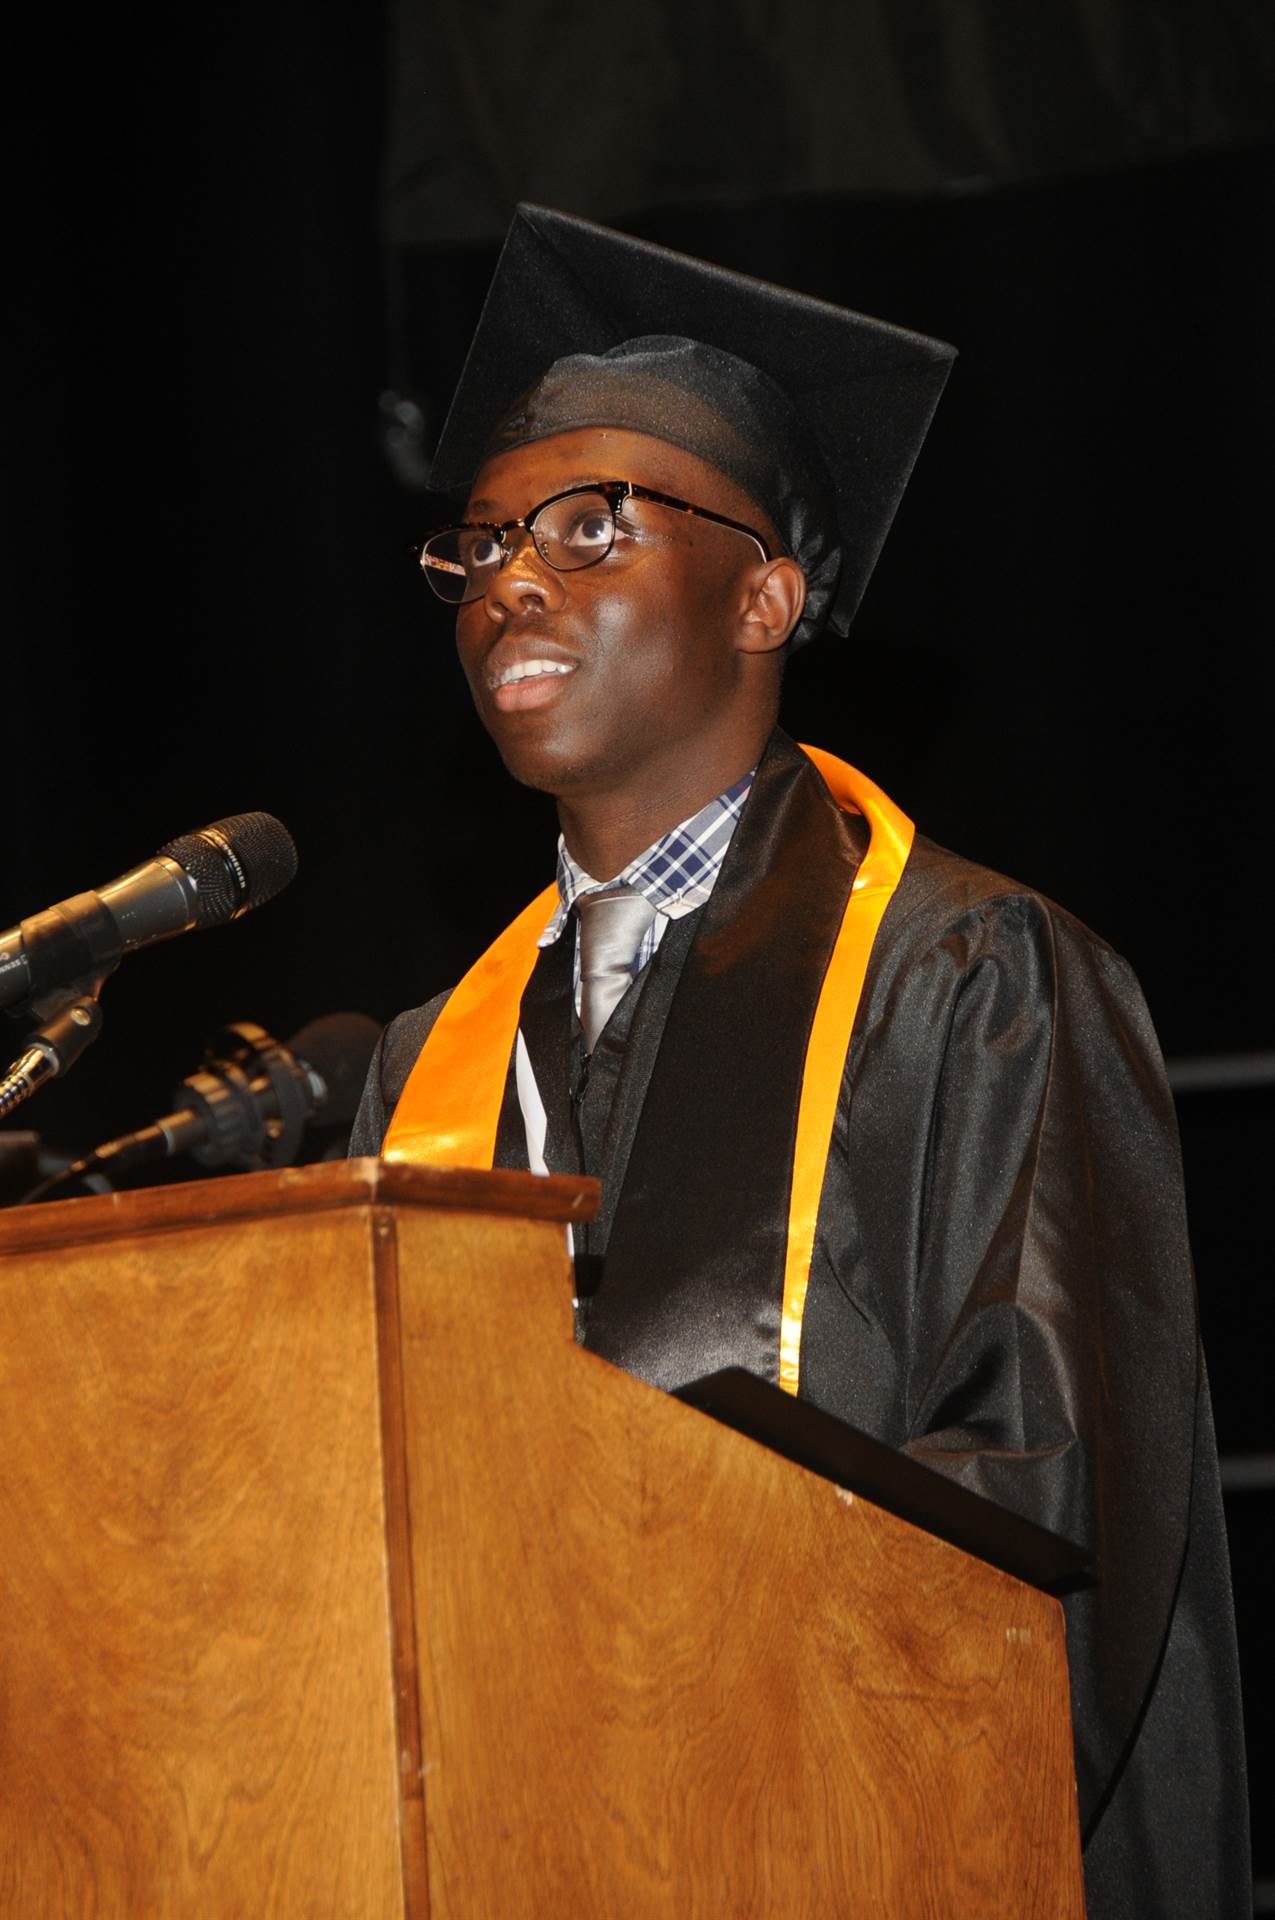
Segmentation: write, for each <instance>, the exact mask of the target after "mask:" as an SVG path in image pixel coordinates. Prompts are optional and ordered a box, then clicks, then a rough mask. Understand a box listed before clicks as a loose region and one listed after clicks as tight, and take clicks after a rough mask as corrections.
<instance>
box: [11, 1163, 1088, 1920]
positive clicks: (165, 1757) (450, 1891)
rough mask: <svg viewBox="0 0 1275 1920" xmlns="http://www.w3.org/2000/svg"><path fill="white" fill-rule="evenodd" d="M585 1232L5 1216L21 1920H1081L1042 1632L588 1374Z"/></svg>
mask: <svg viewBox="0 0 1275 1920" xmlns="http://www.w3.org/2000/svg"><path fill="white" fill-rule="evenodd" d="M588 1205H589V1198H588V1195H587V1194H586V1193H585V1192H584V1191H583V1189H582V1188H581V1187H580V1186H579V1185H578V1184H577V1183H572V1182H567V1181H540V1182H534V1181H531V1180H530V1179H529V1178H523V1177H520V1176H516V1175H474V1174H442V1173H432V1172H430V1173H426V1172H421V1171H415V1172H408V1171H405V1170H392V1169H387V1168H377V1167H376V1166H375V1165H374V1164H373V1163H354V1164H353V1165H351V1166H349V1167H340V1168H313V1169H305V1170H303V1171H302V1172H300V1173H293V1174H282V1175H258V1176H252V1177H251V1178H244V1179H233V1180H226V1181H219V1182H208V1183H204V1184H202V1185H198V1186H191V1187H186V1188H168V1189H164V1190H163V1191H162V1192H156V1193H154V1194H142V1195H134V1196H126V1197H122V1198H118V1199H115V1200H105V1199H104V1200H100V1201H99V1200H91V1201H84V1202H71V1203H65V1204H61V1205H57V1206H47V1207H43V1208H35V1209H30V1210H26V1211H25V1212H23V1213H18V1214H13V1215H10V1216H9V1217H8V1218H7V1219H5V1220H3V1221H0V1448H2V1449H3V1461H4V1467H3V1473H2V1474H0V1914H2V1915H4V1916H5V1920H8V1917H9V1916H11V1915H12V1916H21V1920H27V1916H30V1920H46V1917H49V1920H52V1916H57V1915H63V1914H65V1915H75V1916H80V1915H93V1916H115V1915H129V1916H132V1915H138V1916H145V1920H150V1916H156V1917H157V1920H168V1916H178V1915H182V1916H186V1915H192V1916H193V1915H197V1916H200V1920H204V1917H205V1916H209V1917H213V1916H239V1915H244V1916H249V1915H251V1916H257V1915H271V1916H287V1920H293V1916H306V1917H307V1920H309V1917H310V1916H316V1917H317V1916H329V1915H331V1916H346V1915H348V1916H359V1920H363V1917H364V1916H366V1917H367V1920H380V1916H383V1915H384V1916H399V1915H402V1916H404V1920H426V1916H428V1920H499V1917H503V1916H506V1915H507V1916H523V1915H526V1916H529V1917H532V1916H534V1917H535V1920H539V1917H540V1916H549V1915H554V1916H574V1915H577V1914H579V1915H589V1916H592V1915H598V1916H608V1917H609V1916H615V1920H627V1916H634V1920H638V1916H641V1917H642V1920H647V1917H648V1916H649V1917H650V1920H656V1917H661V1920H662V1917H663V1916H668V1920H672V1917H673V1916H678V1917H679V1920H682V1917H683V1916H705V1920H708V1917H709V1916H711V1917H712V1920H726V1916H735V1915H739V1916H758V1917H760V1916H775V1917H776V1920H780V1917H781V1916H782V1920H804V1917H805V1916H825V1915H826V1916H833V1915H838V1916H839V1915H847V1914H853V1915H855V1916H877V1915H880V1916H891V1920H894V1917H895V1916H900V1917H903V1920H911V1916H918V1920H919V1917H920V1916H927V1917H928V1916H934V1917H935V1920H939V1917H940V1916H941V1917H942V1920H959V1916H963V1915H969V1916H977V1920H984V1917H985V1916H986V1917H988V1920H995V1916H1005V1920H1010V1917H1011V1916H1012V1920H1025V1917H1027V1916H1037V1915H1039V1916H1046V1915H1047V1916H1049V1920H1070V1917H1071V1916H1080V1915H1082V1913H1083V1904H1082V1899H1081V1894H1080V1876H1079V1852H1078V1842H1077V1839H1076V1827H1075V1799H1074V1782H1073V1776H1072V1769H1071V1755H1070V1740H1069V1733H1068V1723H1067V1716H1066V1697H1065V1687H1066V1669H1065V1660H1064V1656H1063V1649H1062V1625H1061V1613H1060V1609H1059V1608H1058V1605H1057V1603H1056V1602H1055V1601H1053V1600H1050V1599H1047V1598H1045V1597H1044V1596H1042V1595H1040V1594H1038V1593H1036V1592H1034V1591H1033V1590H1031V1589H1029V1588H1027V1587H1024V1586H1021V1585H1020V1584H1019V1583H1017V1582H1016V1581H1014V1580H1012V1579H1010V1578H1008V1577H1007V1576H1005V1575H1002V1574H1000V1573H997V1572H995V1571H994V1570H993V1569H991V1568H988V1567H986V1566H984V1565H983V1564H981V1563H979V1562H977V1561H974V1560H972V1559H970V1558H969V1557H968V1556H966V1555H964V1554H962V1553H960V1552H959V1551H958V1550H957V1549H955V1548H953V1547H948V1546H945V1545H943V1544H941V1543H939V1542H937V1541H934V1540H932V1539H930V1538H929V1537H928V1536H926V1535H924V1534H923V1533H921V1532H919V1531H918V1530H916V1529H915V1528H912V1527H910V1526H908V1525H907V1524H906V1523H904V1522H902V1521H900V1520H898V1519H896V1518H894V1517H893V1516H891V1515H890V1514H888V1513H885V1512H883V1511H881V1510H879V1509H877V1508H875V1507H873V1506H871V1505H870V1504H869V1503H867V1502H865V1501H863V1500H860V1499H855V1498H853V1497H852V1496H850V1495H847V1494H844V1493H839V1492H838V1491H837V1490H836V1489H834V1488H833V1487H831V1486H830V1485H828V1484H827V1483H825V1482H823V1481H820V1480H818V1479H817V1478H815V1477H814V1476H813V1475H810V1474H807V1473H805V1472H803V1471H802V1470H800V1469H798V1468H795V1467H793V1466H791V1465H789V1464H788V1463H786V1462H784V1461H782V1460H780V1459H778V1458H777V1457H775V1456H773V1455H771V1454H769V1453H768V1452H766V1451H765V1450H763V1449H762V1448H760V1447H757V1446H755V1445H753V1444H752V1443H751V1442H749V1441H747V1440H745V1439H743V1438H742V1437H741V1436H739V1435H738V1434H735V1433H733V1432H729V1431H727V1430H726V1429H724V1428H722V1427H720V1426H718V1425H717V1424H716V1423H715V1422H713V1421H711V1420H709V1419H708V1418H707V1417H705V1416H703V1415H701V1414H698V1413H696V1412H694V1411H692V1410H691V1409H689V1408H687V1407H685V1406H682V1405H680V1404H679V1403H677V1402H674V1401H672V1400H669V1399H668V1398H667V1397H666V1396H664V1395H662V1394H659V1393H656V1392H654V1391H653V1390H652V1389H649V1388H647V1387H645V1386H644V1385H642V1384H641V1383H640V1382H638V1381H635V1380H632V1379H630V1378H629V1377H628V1376H627V1375H624V1374H621V1373H619V1372H618V1371H617V1370H616V1369H614V1368H611V1367H609V1366H607V1365H606V1364H605V1363H603V1362H601V1361H599V1360H597V1359H596V1358H595V1357H594V1356H592V1355H589V1354H587V1353H585V1352H583V1351H582V1350H581V1349H579V1348H578V1347H576V1345H575V1344H574V1341H573V1339H572V1334H571V1319H570V1309H569V1280H568V1269H567V1263H566V1259H565V1253H564V1249H563V1243H562V1231H561V1225H560V1222H561V1221H562V1220H563V1219H565V1218H568V1217H571V1216H572V1215H573V1214H574V1215H579V1214H580V1213H581V1212H582V1211H584V1210H585V1209H587V1207H588ZM532 1214H534V1215H537V1216H538V1217H534V1218H533V1217H527V1216H529V1215H532Z"/></svg>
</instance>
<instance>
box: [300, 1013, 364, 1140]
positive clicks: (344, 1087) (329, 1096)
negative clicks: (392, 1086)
mask: <svg viewBox="0 0 1275 1920" xmlns="http://www.w3.org/2000/svg"><path fill="white" fill-rule="evenodd" d="M380 1037H381V1029H380V1027H379V1026H378V1025H377V1023H376V1021H375V1020H370V1019H369V1018H368V1016H367V1014H365V1013H325V1014H323V1015H322V1017H321V1018H320V1019H318V1020H311V1022H310V1024H309V1025H308V1026H306V1027H302V1029H301V1031H300V1033H294V1034H293V1036H292V1038H291V1040H289V1041H288V1042H287V1047H288V1052H289V1053H290V1054H293V1055H294V1056H295V1058H296V1059H298V1060H300V1061H302V1062H303V1064H304V1065H305V1066H307V1067H309V1068H311V1069H312V1070H313V1071H314V1072H315V1073H317V1074H318V1075H319V1078H320V1079H321V1080H322V1081H323V1084H324V1086H325V1087H326V1088H327V1093H326V1095H325V1096H324V1098H323V1100H322V1101H321V1102H320V1104H319V1107H318V1109H317V1111H316V1113H315V1115H314V1118H315V1121H316V1122H317V1123H318V1124H319V1125H320V1126H325V1127H329V1126H332V1127H334V1126H346V1125H348V1124H349V1122H350V1121H351V1120H353V1118H354V1116H355V1114H356V1113H357V1112H358V1109H359V1101H360V1099H361V1098H362V1095H363V1083H364V1081H365V1080H366V1079H367V1071H368V1068H369V1067H370V1066H371V1064H372V1055H373V1053H374V1052H375V1050H376V1043H377V1041H378V1040H379V1039H380Z"/></svg>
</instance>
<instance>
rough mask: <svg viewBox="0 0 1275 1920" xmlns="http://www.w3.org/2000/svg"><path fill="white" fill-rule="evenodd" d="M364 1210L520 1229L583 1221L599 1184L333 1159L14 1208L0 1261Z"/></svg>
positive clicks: (2, 1222) (2, 1232)
mask: <svg viewBox="0 0 1275 1920" xmlns="http://www.w3.org/2000/svg"><path fill="white" fill-rule="evenodd" d="M365 1206H391V1207H424V1208H436V1209H439V1210H442V1211H447V1212H453V1213H454V1212H463V1213H493V1214H516V1215H518V1216H519V1217H521V1218H522V1219H524V1220H526V1219H530V1220H561V1221H564V1222H566V1221H571V1220H590V1219H592V1217H593V1215H594V1214H595V1213H596V1212H597V1206H598V1183H597V1181H596V1180H586V1179H575V1178H573V1177H570V1176H568V1175H565V1174H531V1173H510V1172H506V1171H504V1170H497V1171H494V1172H489V1171H484V1170H482V1169H480V1168H476V1167H400V1166H391V1165H390V1164H389V1163H388V1162H386V1161H383V1160H334V1161H327V1162H325V1163H323V1164H322V1165H319V1166H315V1167H285V1168H282V1169H280V1170H279V1171H277V1172H270V1173H241V1174H229V1175H226V1176H223V1177H221V1178H215V1179H209V1180H189V1181H183V1182H182V1183H181V1184H180V1185H172V1186H163V1187H140V1188H134V1189H133V1190H131V1191H129V1192H123V1193H107V1194H101V1195H94V1196H93V1197H92V1198H89V1199H84V1200H51V1201H48V1202H46V1203H45V1204H44V1205H42V1206H34V1207H15V1208H13V1209H12V1210H11V1211H9V1212H7V1213H0V1256H3V1255H5V1254H11V1253H23V1252H26V1251H28V1250H29V1249H33V1248H36V1247H54V1246H70V1245H74V1244H75V1243H76V1242H78V1241H86V1240H105V1239H111V1238H112V1237H114V1236H115V1235H117V1234H122V1233H155V1232H162V1231H164V1230H166V1229H171V1228H178V1227H193V1226H204V1225H209V1224H211V1223H212V1222H214V1221H219V1220H245V1219H253V1218H266V1217H268V1216H271V1215H278V1214H281V1213H309V1212H317V1211H321V1210H325V1209H331V1208H340V1207H365Z"/></svg>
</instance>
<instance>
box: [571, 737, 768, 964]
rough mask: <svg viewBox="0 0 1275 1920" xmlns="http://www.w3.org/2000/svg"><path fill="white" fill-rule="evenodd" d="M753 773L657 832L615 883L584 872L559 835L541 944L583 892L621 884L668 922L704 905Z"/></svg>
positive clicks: (740, 810)
mask: <svg viewBox="0 0 1275 1920" xmlns="http://www.w3.org/2000/svg"><path fill="white" fill-rule="evenodd" d="M756 771H757V769H756V768H755V767H754V768H752V769H751V770H750V771H749V772H748V773H746V774H745V775H744V776H743V778H742V780H737V781H736V782H735V784H734V786H731V787H727V789H726V791H725V793H719V794H718V796H717V798H716V799H715V800H710V801H709V803H708V805H707V806H706V807H701V808H700V810H699V812H698V813H694V814H692V815H691V817H690V819H689V820H683V821H681V822H680V824H679V825H677V826H676V827H671V828H670V829H669V831H668V832H667V833H664V834H661V835H660V838H659V839H658V840H656V841H654V842H653V843H652V845H651V846H649V847H647V848H646V850H645V852H643V853H640V854H638V856H637V858H636V859H635V860H630V862H629V864H628V866H627V867H625V868H624V870H623V872H621V873H617V874H616V876H615V878H614V880H595V879H594V878H593V876H592V874H588V873H586V872H585V870H584V868H583V867H582V866H580V865H579V864H578V862H577V861H575V860H573V859H572V858H571V855H570V854H569V853H568V852H567V848H566V844H565V842H564V841H563V840H562V839H561V837H560V838H559V840H558V904H557V906H556V907H555V908H554V911H553V916H552V918H551V919H550V921H549V924H548V926H547V927H546V928H545V930H544V932H543V933H542V934H541V936H540V940H539V945H540V946H542V947H549V946H552V945H553V943H554V941H555V940H556V939H557V938H558V936H559V934H560V933H561V932H562V929H563V928H564V927H565V926H566V924H567V918H568V915H569V914H570V912H571V909H572V907H573V906H574V905H575V903H576V901H577V900H578V899H579V897H580V895H581V894H582V893H594V892H596V891H597V890H598V888H600V887H604V886H606V887H615V886H619V885H620V884H621V882H623V883H624V885H625V886H629V887H632V888H633V890H634V892H635V893H640V894H642V896H643V897H644V898H645V899H646V900H648V901H649V902H650V904H651V905H652V906H653V907H654V908H655V909H656V911H657V912H659V913H662V914H664V915H665V916H666V918H668V919H670V920H680V919H681V917H682V915H683V914H686V913H693V912H694V911H695V909H696V908H697V907H702V906H703V904H704V902H705V901H706V900H707V899H708V896H709V894H710V893H711V892H712V891H713V888H714V886H715V885H716V884H717V876H718V874H719V873H720V872H721V869H722V861H723V860H724V859H725V858H726V849H727V847H728V846H729V845H730V840H731V835H732V834H733V833H734V831H735V827H736V825H737V823H738V820H739V816H740V814H741V813H742V812H743V809H744V802H745V800H747V798H748V791H749V788H750V787H751V786H752V784H753V774H754V773H755V772H756Z"/></svg>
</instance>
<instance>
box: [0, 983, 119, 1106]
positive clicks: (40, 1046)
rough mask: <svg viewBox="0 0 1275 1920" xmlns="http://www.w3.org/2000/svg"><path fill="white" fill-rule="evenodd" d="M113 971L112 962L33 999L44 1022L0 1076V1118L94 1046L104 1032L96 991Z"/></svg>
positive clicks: (55, 1077)
mask: <svg viewBox="0 0 1275 1920" xmlns="http://www.w3.org/2000/svg"><path fill="white" fill-rule="evenodd" d="M113 971H114V968H113V966H112V967H108V968H107V969H106V970H105V972H103V973H99V974H93V975H87V976H85V977H84V978H83V979H80V980H77V981H75V982H73V983H72V985H71V986H69V987H62V988H59V989H58V991H57V992H56V993H49V994H45V995H44V996H43V997H42V998H41V999H39V1000H33V1001H32V1002H31V1011H32V1012H33V1013H34V1014H35V1015H36V1016H37V1018H38V1019H39V1022H40V1024H39V1026H38V1027H36V1029H35V1031H34V1032H33V1033H30V1034H28V1035H27V1041H26V1047H25V1049H24V1050H23V1052H22V1053H20V1054H19V1056H18V1058H17V1059H16V1060H15V1061H14V1062H13V1065H12V1066H11V1067H10V1068H9V1071H8V1072H7V1073H6V1074H5V1076H4V1078H3V1080H0V1120H3V1119H7V1117H8V1116H9V1114H11V1113H12V1112H13V1110H14V1108H15V1107H20V1106H21V1105H22V1102H23V1101H24V1100H29V1099H30V1098H31V1095H32V1094H33V1093H35V1092H36V1090H37V1089H38V1088H39V1087H42V1086H43V1085H44V1083H45V1081H46V1080H56V1079H57V1077H58V1075H59V1074H63V1073H66V1072H67V1071H68V1070H69V1069H70V1068H71V1067H73V1066H74V1065H75V1063H76V1061H77V1060H78V1059H79V1057H80V1055H81V1054H82V1053H83V1052H84V1051H85V1049H86V1048H87V1047H91V1046H92V1044H93V1042H94V1041H95V1040H96V1039H97V1036H98V1034H99V1033H100V1032H101V1031H102V1008H101V1005H100V1003H99V999H98V996H99V994H100V993H101V991H102V986H103V983H104V982H105V980H106V979H107V976H108V975H109V974H110V973H112V972H113Z"/></svg>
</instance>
